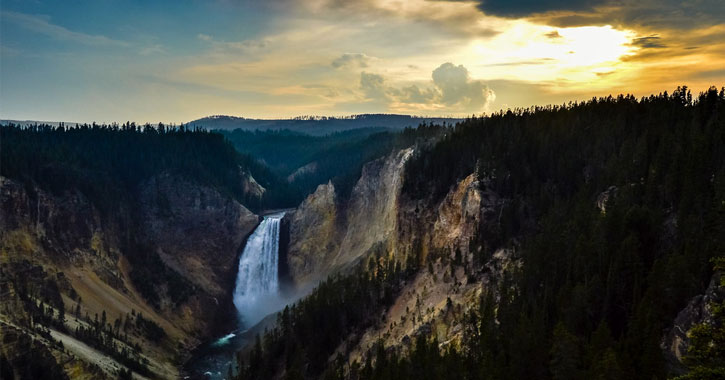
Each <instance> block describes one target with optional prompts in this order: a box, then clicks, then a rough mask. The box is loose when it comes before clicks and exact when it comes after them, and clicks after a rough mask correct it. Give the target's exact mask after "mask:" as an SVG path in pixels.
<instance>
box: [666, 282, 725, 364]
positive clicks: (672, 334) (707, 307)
mask: <svg viewBox="0 0 725 380" xmlns="http://www.w3.org/2000/svg"><path fill="white" fill-rule="evenodd" d="M722 276H723V274H722V273H715V274H714V275H713V276H712V279H711V280H710V285H709V286H708V287H707V290H705V293H704V294H700V295H697V296H695V297H694V298H692V299H691V300H690V302H689V303H688V304H687V307H685V308H684V309H682V310H681V311H680V312H679V313H678V314H677V318H675V320H674V323H673V324H672V327H671V328H670V329H669V330H668V331H667V332H666V333H665V336H664V337H662V341H661V342H660V348H661V349H662V352H663V353H664V355H665V359H666V360H667V363H668V366H669V367H670V370H671V371H672V372H674V373H677V374H682V373H684V372H685V371H686V369H685V366H684V365H683V364H682V359H683V357H684V356H685V355H686V354H687V348H688V346H689V343H690V338H689V337H688V336H687V333H688V332H689V331H690V329H692V328H693V327H694V326H696V325H699V324H702V323H712V304H713V303H721V302H722V301H723V300H725V288H723V287H722V286H720V278H721V277H722Z"/></svg>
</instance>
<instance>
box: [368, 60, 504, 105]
mask: <svg viewBox="0 0 725 380" xmlns="http://www.w3.org/2000/svg"><path fill="white" fill-rule="evenodd" d="M360 90H361V91H362V93H363V96H364V98H365V99H366V100H367V101H371V102H378V103H384V104H387V105H389V106H392V105H396V104H397V105H401V104H408V105H411V104H415V105H419V106H421V108H424V109H439V110H443V109H445V110H448V111H450V112H482V111H484V110H485V109H486V108H487V107H488V106H489V105H490V104H491V103H492V102H493V101H494V100H495V99H496V94H495V93H494V91H493V90H492V89H491V88H489V87H488V86H487V85H486V84H485V83H483V82H482V81H480V80H473V79H471V78H470V75H469V73H468V69H466V68H465V67H464V66H463V65H458V66H456V65H454V64H452V63H450V62H446V63H444V64H442V65H440V66H439V67H438V68H436V69H435V70H433V72H432V83H430V84H429V85H428V86H423V87H421V86H418V85H417V84H413V85H410V86H406V87H402V88H398V87H395V86H388V85H387V84H386V82H385V79H384V78H383V76H382V75H379V74H373V73H367V72H364V71H363V72H362V73H361V74H360Z"/></svg>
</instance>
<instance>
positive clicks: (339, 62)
mask: <svg viewBox="0 0 725 380" xmlns="http://www.w3.org/2000/svg"><path fill="white" fill-rule="evenodd" d="M369 61H370V57H368V56H367V55H365V54H363V53H345V54H343V55H341V56H339V57H337V58H335V60H334V61H332V63H331V65H332V67H334V68H336V69H339V68H343V67H368V62H369Z"/></svg>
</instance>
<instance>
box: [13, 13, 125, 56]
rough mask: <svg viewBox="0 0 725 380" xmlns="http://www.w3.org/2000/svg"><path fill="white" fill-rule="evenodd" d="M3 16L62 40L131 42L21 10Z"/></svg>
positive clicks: (108, 43) (102, 43)
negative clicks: (76, 29)
mask: <svg viewBox="0 0 725 380" xmlns="http://www.w3.org/2000/svg"><path fill="white" fill-rule="evenodd" d="M0 15H1V16H2V18H4V19H6V20H8V21H10V22H13V23H15V24H17V25H19V26H21V27H23V28H25V29H28V30H31V31H33V32H36V33H40V34H43V35H46V36H48V37H51V38H53V39H56V40H60V41H70V42H76V43H79V44H83V45H88V46H117V47H126V46H129V45H130V44H129V43H128V42H125V41H119V40H114V39H111V38H108V37H106V36H103V35H93V34H86V33H81V32H75V31H72V30H69V29H66V28H64V27H62V26H60V25H55V24H51V23H50V22H49V21H48V20H47V18H43V17H39V16H33V15H27V14H24V13H19V12H11V11H3V12H2V13H1V14H0Z"/></svg>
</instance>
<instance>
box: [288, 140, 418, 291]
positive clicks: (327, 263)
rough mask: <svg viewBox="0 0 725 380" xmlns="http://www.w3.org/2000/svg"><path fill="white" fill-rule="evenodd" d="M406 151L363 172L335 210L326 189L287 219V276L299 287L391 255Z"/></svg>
mask: <svg viewBox="0 0 725 380" xmlns="http://www.w3.org/2000/svg"><path fill="white" fill-rule="evenodd" d="M412 153H413V151H412V149H405V150H401V151H399V152H394V153H392V154H391V155H389V156H387V157H384V158H380V159H377V160H374V161H371V162H369V163H367V164H365V166H364V167H363V170H362V174H361V176H360V179H359V180H358V181H357V183H356V184H355V186H354V187H353V189H352V193H351V195H350V197H349V200H348V201H347V202H346V203H345V204H339V202H338V199H337V194H336V193H335V188H334V185H333V184H332V183H328V184H324V185H320V186H318V187H317V190H316V191H315V192H314V193H313V194H311V195H310V196H308V197H307V199H306V200H305V201H304V202H303V203H302V204H301V205H300V206H299V207H298V208H297V210H295V212H294V213H293V214H292V215H290V242H291V243H290V244H291V245H290V249H289V253H288V261H289V266H290V276H291V277H292V279H293V280H294V282H295V283H296V284H297V285H298V286H299V287H302V286H304V285H306V284H312V283H315V282H316V281H319V280H320V279H322V278H323V277H325V276H327V275H328V274H330V273H333V272H335V271H338V270H342V269H344V268H347V267H348V266H349V265H350V264H352V263H354V262H356V261H357V260H359V259H362V258H363V257H365V255H366V254H367V253H370V252H372V251H374V250H376V249H381V248H385V249H388V250H393V251H394V250H395V242H396V240H397V220H398V213H397V210H398V204H399V202H398V198H399V197H400V192H401V189H402V183H403V168H404V166H405V162H406V161H407V160H408V159H409V158H410V156H411V155H412Z"/></svg>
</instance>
